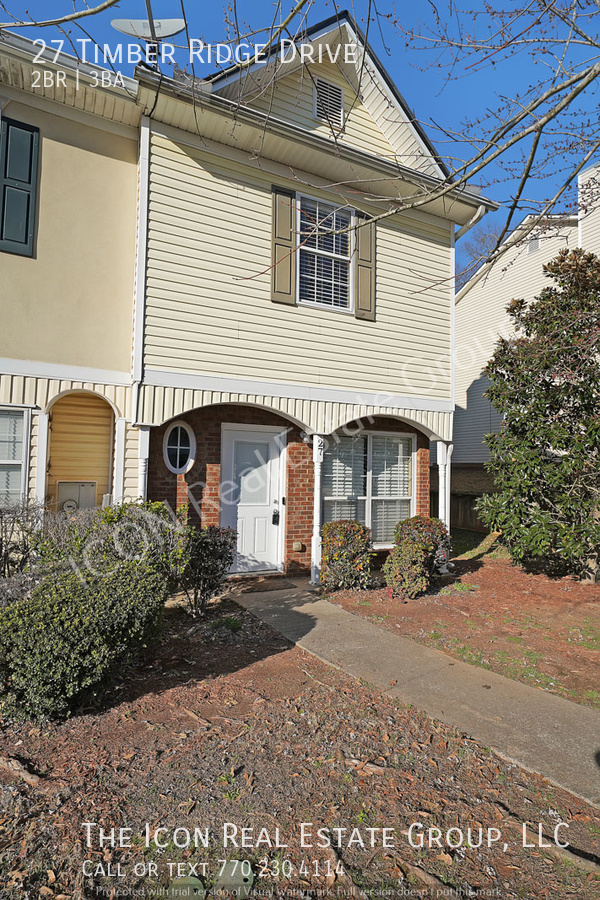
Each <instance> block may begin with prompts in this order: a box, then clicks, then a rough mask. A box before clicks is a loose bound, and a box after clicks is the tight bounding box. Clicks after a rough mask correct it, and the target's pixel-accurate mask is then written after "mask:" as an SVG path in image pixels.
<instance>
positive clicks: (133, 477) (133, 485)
mask: <svg viewBox="0 0 600 900" xmlns="http://www.w3.org/2000/svg"><path fill="white" fill-rule="evenodd" d="M138 452H139V431H138V429H137V428H132V426H131V425H130V424H129V423H127V425H126V428H125V473H124V478H123V496H124V497H126V498H127V499H128V500H135V499H137V497H138Z"/></svg>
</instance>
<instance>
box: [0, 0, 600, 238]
mask: <svg viewBox="0 0 600 900" xmlns="http://www.w3.org/2000/svg"><path fill="white" fill-rule="evenodd" d="M97 2H99V0H89V5H90V6H92V5H94V4H95V3H97ZM183 2H184V8H185V14H186V16H187V19H188V24H189V34H190V37H191V38H199V39H202V40H204V41H205V42H207V43H208V42H211V43H218V42H223V41H226V40H227V39H228V38H231V37H233V34H232V32H231V31H229V32H228V29H227V25H226V18H227V17H229V18H231V11H229V13H227V12H226V9H225V7H224V5H223V4H222V3H220V2H216V3H212V4H207V3H202V4H199V3H197V2H192V0H183ZM5 3H6V5H7V7H8V9H9V11H10V12H11V13H13V14H15V15H20V16H25V15H26V11H27V13H29V15H30V16H31V17H32V18H35V19H38V20H39V19H41V18H48V17H51V16H55V15H65V14H67V13H69V12H71V11H72V4H71V2H70V0H51V2H48V0H28V2H22V0H5ZM467 5H468V6H474V7H475V9H477V8H478V7H479V8H481V6H482V4H481V3H479V2H475V3H471V4H465V6H467ZM519 5H520V4H519V3H515V2H514V0H506V2H505V3H504V6H505V7H509V8H510V7H511V6H513V7H515V8H518V6H519ZM78 7H80V8H81V0H78ZM290 8H291V4H290V5H286V6H284V7H283V9H282V12H283V14H284V15H287V13H288V11H289V9H290ZM340 8H343V7H339V6H338V7H337V9H340ZM372 8H373V7H371V9H372ZM447 8H448V4H447V2H446V3H444V5H440V7H439V9H440V13H441V14H442V15H444V14H445V13H446V11H447ZM152 9H153V12H154V16H155V18H157V19H160V18H174V17H180V16H181V15H182V5H181V0H152ZM274 9H275V7H274V4H273V3H272V2H267V0H238V4H237V13H238V22H239V24H240V30H241V31H242V32H246V30H247V29H261V28H264V27H265V26H266V25H268V24H270V23H271V21H272V19H273V15H274ZM348 9H349V11H350V12H351V13H352V14H353V15H354V17H355V18H356V20H357V21H358V24H359V25H360V27H361V28H362V29H363V31H365V30H366V29H367V12H368V9H369V7H368V0H356V2H355V3H354V4H349V5H348ZM394 9H396V10H397V13H398V16H399V17H401V24H402V25H403V26H404V27H406V28H411V27H414V28H417V27H419V26H427V24H429V23H431V21H432V16H433V6H432V4H430V3H429V2H426V0H421V2H417V3H412V4H408V3H402V4H401V5H400V6H398V7H394V5H393V4H392V2H391V0H389V2H388V0H382V2H381V5H379V6H378V10H379V12H380V14H383V15H385V14H386V13H389V14H390V15H391V16H393V15H394ZM335 11H336V7H335V6H334V5H333V4H332V3H331V2H324V0H316V2H314V3H313V5H312V6H311V7H310V10H309V12H308V15H307V21H308V24H309V25H312V24H315V23H316V22H318V21H320V20H322V19H325V18H328V17H329V16H331V15H333V14H334V13H335ZM596 15H597V16H598V22H597V25H596V27H595V31H596V32H597V31H598V30H599V29H598V27H597V26H598V25H600V14H598V13H596ZM128 17H131V18H145V17H146V7H145V2H144V0H122V2H121V3H120V4H119V5H118V6H117V7H113V8H111V9H110V10H107V11H106V12H104V13H100V14H99V15H97V16H94V17H92V18H87V19H85V20H82V22H81V24H82V26H83V27H84V28H85V29H86V31H87V32H89V34H90V35H91V36H92V37H93V38H94V39H95V40H96V41H98V42H99V43H101V44H103V43H105V42H106V43H110V44H111V46H112V47H115V46H116V45H117V44H118V43H119V42H120V41H122V40H124V41H127V39H126V38H123V37H122V36H121V35H119V34H118V33H117V32H116V31H114V30H113V29H112V28H111V25H110V21H111V19H113V18H128ZM3 18H5V16H4V14H3V13H2V12H1V11H0V20H2V19H3ZM464 21H465V22H466V23H467V24H470V20H469V18H468V17H465V20H464ZM67 28H68V33H69V34H70V36H71V37H72V38H73V39H77V38H81V37H85V34H84V32H82V31H81V30H80V29H79V28H78V27H77V25H75V24H74V23H71V24H70V25H69V26H67ZM20 33H21V34H23V35H25V36H26V37H29V38H36V37H40V36H42V37H44V38H45V39H46V40H47V41H49V40H50V38H56V37H61V35H60V34H59V33H58V32H57V31H56V30H55V29H49V28H46V29H42V30H40V29H34V28H24V29H21V30H20ZM173 40H174V42H175V43H177V42H178V41H179V40H182V38H175V39H173ZM254 40H256V41H259V40H261V37H260V36H256V37H255V38H254ZM369 40H370V43H371V44H372V46H373V48H374V49H375V52H376V53H377V55H378V56H379V58H380V60H381V61H382V63H383V64H384V66H385V67H386V68H387V70H388V72H389V74H390V76H391V77H392V79H393V80H394V81H395V83H396V85H397V86H398V88H399V90H400V91H401V93H402V94H403V95H404V97H405V99H406V101H407V103H408V105H409V106H410V107H411V108H412V109H414V111H415V113H416V115H417V118H418V119H419V120H420V121H421V123H422V124H423V126H424V127H425V129H426V131H427V132H428V133H429V135H430V137H431V139H432V141H433V143H434V145H435V146H436V148H437V149H438V152H439V153H440V155H442V156H444V155H445V154H449V155H456V156H459V157H464V156H465V155H466V154H470V152H471V151H470V148H467V147H465V146H462V147H461V145H460V143H459V142H456V141H453V140H451V139H448V138H446V137H444V136H443V134H442V131H441V130H440V128H441V129H449V130H451V131H453V132H459V133H460V131H461V123H462V122H463V121H464V120H465V119H471V120H472V119H474V118H476V117H478V116H479V115H481V114H482V113H483V112H485V110H486V109H492V108H495V107H496V106H498V105H499V103H500V96H501V95H512V94H513V93H514V92H517V91H518V90H519V88H522V87H523V85H525V84H528V83H530V82H532V81H534V80H536V79H537V78H538V76H539V72H540V71H543V68H542V67H541V66H540V63H542V64H543V60H542V59H541V58H540V59H537V58H536V59H531V58H529V57H527V56H526V55H525V54H517V55H509V56H508V57H507V58H506V59H501V58H500V57H499V56H496V57H495V58H494V59H493V60H490V61H488V62H486V63H485V64H484V66H483V68H479V69H478V70H477V71H476V72H473V71H472V70H471V71H469V70H466V71H465V70H457V71H456V72H455V73H454V76H455V77H454V78H453V79H452V80H450V81H447V80H446V78H445V70H444V69H441V68H439V67H438V65H437V64H438V62H439V57H438V56H437V54H436V53H435V52H432V51H419V50H417V49H415V47H414V45H412V44H411V45H409V46H406V41H405V39H404V38H403V37H402V35H401V34H400V32H399V30H398V29H397V28H395V27H394V26H393V25H392V24H391V23H390V21H389V19H385V18H383V17H382V18H381V19H380V21H379V22H376V21H372V22H371V24H370V27H369ZM184 61H185V60H184V59H183V57H182V64H183V63H184ZM213 69H214V66H208V65H206V66H204V67H202V66H200V67H197V68H196V75H200V76H202V75H203V74H207V73H208V72H209V71H212V70H213ZM123 70H124V71H125V72H127V73H130V70H128V69H127V67H126V66H124V67H123ZM167 71H170V70H169V69H167ZM597 101H598V96H597V94H595V96H593V97H590V98H589V99H586V100H585V101H584V105H585V103H588V104H589V105H590V109H591V110H592V109H593V112H594V115H595V116H596V118H597ZM486 174H487V176H488V177H487V178H484V179H483V180H484V181H488V180H493V178H494V177H495V176H497V175H498V174H499V170H495V169H494V168H491V169H490V170H489V171H488V172H487V173H486ZM515 183H516V182H514V181H513V182H508V183H506V184H495V185H494V184H491V185H489V184H488V186H486V193H487V195H488V196H490V197H492V198H493V199H495V200H497V201H500V202H506V201H507V200H508V199H509V197H510V193H511V190H514V185H515ZM553 188H554V183H553V182H552V176H551V175H548V176H546V177H545V178H544V179H540V181H539V182H538V183H535V182H534V183H532V184H531V186H530V188H529V190H528V197H531V198H533V199H534V200H535V199H540V198H542V197H544V196H545V195H548V194H549V192H550V191H552V190H553ZM528 211H529V209H528V208H527V206H526V205H524V207H523V210H522V212H521V215H519V216H517V221H518V219H519V218H521V217H522V215H524V214H525V213H526V212H528ZM497 215H498V214H497ZM459 249H460V244H459Z"/></svg>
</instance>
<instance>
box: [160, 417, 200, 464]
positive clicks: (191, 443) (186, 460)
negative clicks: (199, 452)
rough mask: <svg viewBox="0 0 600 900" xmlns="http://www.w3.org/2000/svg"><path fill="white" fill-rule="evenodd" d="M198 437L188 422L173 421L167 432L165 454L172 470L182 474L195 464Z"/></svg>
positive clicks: (166, 462)
mask: <svg viewBox="0 0 600 900" xmlns="http://www.w3.org/2000/svg"><path fill="white" fill-rule="evenodd" d="M195 453H196V438H195V437H194V432H193V431H192V429H191V428H190V426H189V425H188V424H187V422H173V424H172V425H171V426H169V428H168V429H167V432H166V433H165V440H164V445H163V455H164V460H165V464H166V466H167V468H168V469H170V471H171V472H174V473H175V474H176V475H181V474H183V473H184V472H187V471H188V470H189V469H191V468H192V466H193V465H194V455H195Z"/></svg>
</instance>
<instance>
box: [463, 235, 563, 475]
mask: <svg viewBox="0 0 600 900" xmlns="http://www.w3.org/2000/svg"><path fill="white" fill-rule="evenodd" d="M576 243H577V229H576V228H568V227H564V228H562V229H561V231H560V233H559V234H556V233H553V234H548V235H546V236H542V237H540V246H539V249H538V250H536V251H534V252H532V253H530V252H529V250H528V243H525V244H522V245H519V246H518V247H517V248H515V249H514V250H512V251H508V252H507V254H506V255H505V256H504V257H502V258H501V259H500V260H499V262H498V263H496V265H495V266H493V267H491V270H488V272H487V274H486V275H484V276H483V277H482V278H481V279H480V280H479V281H477V282H476V283H474V284H473V286H472V287H471V288H470V289H469V290H468V291H467V292H466V293H465V294H464V295H463V296H462V297H460V299H459V300H458V302H457V305H456V319H455V328H456V362H455V378H456V382H455V384H456V394H455V396H456V410H455V413H454V452H453V455H452V462H453V463H482V462H486V461H487V460H488V459H489V452H488V449H487V447H486V445H485V444H484V443H483V437H484V435H485V434H487V433H489V432H491V431H496V430H497V429H498V428H499V427H500V422H501V417H500V415H499V414H498V413H497V412H496V410H494V408H493V407H492V405H491V403H490V402H489V400H488V399H487V398H486V397H484V396H483V394H484V392H485V391H486V389H487V387H488V382H487V379H486V378H485V376H484V375H483V369H484V368H485V366H486V364H487V362H488V360H489V359H491V357H492V355H493V353H494V347H495V345H496V343H497V341H498V338H499V337H500V336H502V337H508V336H509V335H510V320H509V317H508V315H507V313H506V307H507V306H508V304H509V302H510V301H511V300H512V299H513V298H521V297H523V298H524V299H525V300H532V299H533V298H534V297H535V296H536V295H537V294H538V293H539V292H540V290H541V289H542V288H543V287H544V286H545V284H546V282H547V278H546V276H545V275H544V273H543V271H542V266H543V265H544V263H546V262H548V261H549V260H550V259H552V258H553V257H554V256H556V254H557V253H558V251H559V250H561V249H562V248H564V247H571V248H572V247H575V246H576Z"/></svg>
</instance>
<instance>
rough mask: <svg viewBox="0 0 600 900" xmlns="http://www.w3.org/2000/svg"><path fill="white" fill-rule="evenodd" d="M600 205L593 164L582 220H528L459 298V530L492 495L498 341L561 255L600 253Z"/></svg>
mask: <svg viewBox="0 0 600 900" xmlns="http://www.w3.org/2000/svg"><path fill="white" fill-rule="evenodd" d="M599 199H600V167H599V166H598V165H597V164H594V165H592V166H590V167H588V168H587V169H585V170H584V171H583V172H582V173H581V174H580V176H579V179H578V211H577V214H576V215H553V216H549V217H547V218H546V219H545V220H544V221H542V222H540V223H539V225H538V226H537V227H536V228H535V229H534V230H533V231H530V229H531V223H532V220H533V219H532V217H531V216H527V217H525V219H523V221H522V222H521V223H520V224H519V225H518V226H517V227H516V228H515V229H514V231H513V232H512V233H511V235H510V236H509V237H508V238H507V243H509V244H510V245H511V246H510V247H509V249H508V250H507V251H506V252H505V253H504V254H503V255H502V256H500V257H499V258H498V260H497V261H496V262H494V263H486V264H485V265H483V266H482V267H481V268H480V269H479V270H478V271H477V272H476V273H475V275H474V276H473V277H472V278H471V279H470V280H469V281H468V282H467V284H466V285H464V287H463V288H462V289H461V290H460V291H459V292H458V293H457V296H456V319H455V320H456V354H455V369H456V374H455V379H456V408H455V413H454V447H453V454H452V493H451V516H452V521H453V522H454V523H455V524H456V525H462V526H463V527H474V528H481V527H482V525H481V523H480V521H479V519H478V517H477V514H476V511H475V502H476V500H477V498H478V497H479V496H480V495H481V494H482V493H486V492H488V491H491V490H493V477H492V475H491V474H490V473H488V472H487V471H486V468H485V464H486V463H487V462H488V460H489V452H488V448H487V445H486V443H485V440H484V438H485V435H486V434H488V433H491V432H494V431H497V430H498V429H499V428H500V425H501V416H500V414H499V413H498V412H497V411H496V410H495V409H494V408H493V406H492V405H491V403H490V401H489V400H488V399H487V397H486V396H485V392H486V390H487V387H488V385H489V382H488V380H487V378H486V376H485V375H484V369H485V366H486V364H487V362H488V361H489V360H490V359H491V357H492V355H493V352H494V347H495V345H496V342H497V341H498V338H499V337H509V336H510V333H511V330H510V329H511V324H510V318H509V316H508V313H507V311H506V308H507V306H508V304H509V302H510V301H511V300H512V299H513V298H514V297H518V298H523V299H525V300H526V301H528V302H529V301H531V300H533V298H534V297H536V296H537V295H538V294H539V293H540V291H541V290H542V289H543V288H544V286H545V284H546V282H547V278H546V275H545V274H544V270H543V266H544V264H545V263H547V262H549V260H551V259H553V258H554V257H555V256H556V255H557V253H558V252H559V251H560V250H562V249H564V248H568V249H574V248H575V247H582V248H583V249H584V250H587V251H588V252H591V253H596V254H598V253H600V202H599ZM520 233H523V234H524V235H525V236H524V238H523V240H519V234H520ZM434 480H435V476H434V478H433V479H432V481H434Z"/></svg>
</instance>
